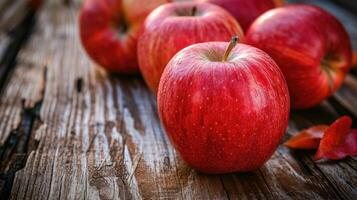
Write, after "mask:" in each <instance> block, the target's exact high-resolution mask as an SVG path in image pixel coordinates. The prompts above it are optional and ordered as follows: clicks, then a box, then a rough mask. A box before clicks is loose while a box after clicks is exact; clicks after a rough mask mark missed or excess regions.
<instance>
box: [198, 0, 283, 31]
mask: <svg viewBox="0 0 357 200" xmlns="http://www.w3.org/2000/svg"><path fill="white" fill-rule="evenodd" d="M198 1H202V2H208V3H214V4H216V5H219V6H221V7H223V8H224V9H226V10H227V11H228V12H229V13H231V14H232V15H233V16H234V17H235V19H236V20H237V21H238V23H239V24H240V25H241V27H242V28H243V30H244V31H245V30H247V29H248V27H249V25H250V24H251V23H252V22H253V21H254V20H255V19H256V18H257V17H259V16H260V15H261V14H263V13H264V12H266V11H268V10H270V9H273V8H275V7H276V5H275V3H274V1H273V0H198Z"/></svg>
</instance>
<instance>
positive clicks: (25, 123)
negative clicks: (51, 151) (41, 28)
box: [0, 68, 47, 199]
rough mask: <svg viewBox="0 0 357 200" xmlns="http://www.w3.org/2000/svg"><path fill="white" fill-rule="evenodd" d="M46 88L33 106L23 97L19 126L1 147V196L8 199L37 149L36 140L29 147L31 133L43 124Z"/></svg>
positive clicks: (44, 76) (44, 75)
mask: <svg viewBox="0 0 357 200" xmlns="http://www.w3.org/2000/svg"><path fill="white" fill-rule="evenodd" d="M46 71H47V70H46V68H44V72H43V79H44V81H46ZM44 89H45V87H43V91H41V94H42V95H41V98H40V100H38V101H37V102H35V103H34V105H33V106H30V107H27V106H26V99H22V111H21V121H20V124H19V126H18V127H17V128H16V129H14V130H12V131H11V133H10V135H9V137H8V138H7V139H6V141H5V143H4V145H3V146H1V147H0V166H1V168H0V172H1V174H0V183H1V185H0V196H1V197H4V198H5V199H8V198H9V197H10V193H11V190H12V184H13V181H14V178H15V174H16V172H17V171H19V170H21V169H22V168H24V166H25V163H26V160H27V157H28V155H29V153H30V152H29V151H33V150H36V149H37V145H38V144H37V143H36V142H35V141H34V142H33V144H34V145H32V148H29V147H31V146H29V143H30V139H31V135H32V134H33V133H34V132H35V131H36V129H37V128H38V127H39V126H40V125H41V124H42V120H41V117H40V109H41V106H42V102H43V97H44V95H43V94H44V92H45V91H44Z"/></svg>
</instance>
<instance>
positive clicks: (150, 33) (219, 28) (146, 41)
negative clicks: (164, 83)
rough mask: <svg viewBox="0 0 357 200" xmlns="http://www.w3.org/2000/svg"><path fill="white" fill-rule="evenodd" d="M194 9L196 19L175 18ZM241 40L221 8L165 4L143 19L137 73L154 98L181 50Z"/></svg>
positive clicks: (238, 28) (186, 17) (232, 23)
mask: <svg viewBox="0 0 357 200" xmlns="http://www.w3.org/2000/svg"><path fill="white" fill-rule="evenodd" d="M194 7H195V8H196V12H195V13H196V15H199V16H178V15H179V13H182V15H184V14H187V15H189V13H190V12H191V11H192V9H193V8H194ZM233 35H238V36H240V37H243V31H242V29H241V28H240V26H239V24H238V23H237V22H236V20H235V19H234V18H233V17H232V16H231V15H230V14H229V13H228V12H227V11H225V10H224V9H223V8H220V7H219V6H216V5H213V4H209V3H198V2H181V3H169V4H165V5H162V6H160V7H158V8H156V9H155V10H154V11H153V12H151V14H150V15H149V16H148V17H147V18H146V20H145V23H144V25H143V33H142V35H141V37H140V38H139V42H138V58H139V67H140V71H141V73H142V75H143V77H144V79H145V81H146V83H147V85H148V86H149V88H150V89H151V91H153V92H154V93H155V94H156V92H157V88H158V85H159V81H160V77H161V74H162V72H163V70H164V68H165V66H166V65H167V63H168V62H169V61H170V59H171V58H172V57H173V56H174V55H175V54H176V53H177V52H178V51H180V50H181V49H183V48H185V47H187V46H189V45H191V44H195V43H200V42H208V41H228V40H229V39H230V38H231V37H232V36H233Z"/></svg>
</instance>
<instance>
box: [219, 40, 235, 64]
mask: <svg viewBox="0 0 357 200" xmlns="http://www.w3.org/2000/svg"><path fill="white" fill-rule="evenodd" d="M238 41H239V37H238V36H237V35H236V36H233V37H232V39H231V41H230V42H229V45H228V47H227V49H226V51H225V52H224V56H223V59H222V61H223V62H226V61H227V59H228V56H229V54H230V53H231V51H232V49H233V48H234V47H235V46H236V45H237V43H238Z"/></svg>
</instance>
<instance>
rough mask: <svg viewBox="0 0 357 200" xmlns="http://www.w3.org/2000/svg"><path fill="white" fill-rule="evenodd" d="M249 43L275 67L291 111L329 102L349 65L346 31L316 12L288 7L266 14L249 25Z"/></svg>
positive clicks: (331, 17) (320, 10)
mask: <svg viewBox="0 0 357 200" xmlns="http://www.w3.org/2000/svg"><path fill="white" fill-rule="evenodd" d="M245 42H246V43H247V44H251V45H253V46H256V47H258V48H260V49H262V50H263V51H265V52H267V53H268V54H269V55H270V56H271V57H272V58H273V59H274V60H275V61H276V62H277V64H278V65H279V67H280V68H281V69H282V71H283V73H284V75H285V78H286V81H287V83H288V86H289V91H290V97H291V104H292V107H293V108H309V107H312V106H314V105H316V104H318V103H320V102H321V101H323V100H324V99H326V98H328V97H329V96H330V95H331V94H332V93H333V92H335V91H336V90H337V89H338V88H339V87H340V86H341V84H342V82H343V80H344V78H345V76H346V73H347V72H348V70H349V68H350V65H351V54H352V53H351V44H350V40H349V37H348V35H347V33H346V31H345V29H344V28H343V26H342V25H341V24H340V23H339V22H338V21H337V19H336V18H335V17H333V16H332V15H330V14H329V13H327V12H326V11H324V10H322V9H320V8H318V7H315V6H309V5H290V6H285V7H281V8H277V9H274V10H271V11H268V12H266V13H265V14H263V15H262V16H260V17H259V18H258V19H257V20H256V21H255V22H254V23H253V24H252V25H251V27H250V28H249V30H248V31H247V34H246V38H245Z"/></svg>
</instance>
